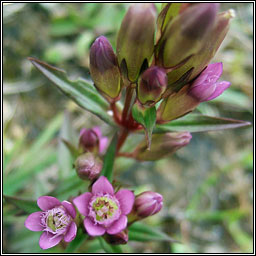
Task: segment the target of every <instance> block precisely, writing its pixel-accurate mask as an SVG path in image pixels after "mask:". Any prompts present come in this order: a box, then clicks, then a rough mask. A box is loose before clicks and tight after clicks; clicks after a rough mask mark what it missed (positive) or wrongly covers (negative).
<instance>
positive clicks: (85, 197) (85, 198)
mask: <svg viewBox="0 0 256 256" xmlns="http://www.w3.org/2000/svg"><path fill="white" fill-rule="evenodd" d="M91 198H92V193H90V192H86V193H84V194H82V195H80V196H78V197H76V198H74V199H73V203H74V205H75V206H76V208H77V209H78V211H79V212H80V213H81V214H82V215H84V216H87V215H88V211H89V209H88V207H89V202H90V200H91Z"/></svg>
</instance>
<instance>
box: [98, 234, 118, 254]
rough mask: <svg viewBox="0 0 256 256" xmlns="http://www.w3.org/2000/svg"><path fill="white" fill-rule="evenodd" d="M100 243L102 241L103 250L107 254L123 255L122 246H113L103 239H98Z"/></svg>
mask: <svg viewBox="0 0 256 256" xmlns="http://www.w3.org/2000/svg"><path fill="white" fill-rule="evenodd" d="M98 239H99V241H100V245H101V247H102V249H103V250H104V251H105V252H106V253H122V249H121V247H120V246H118V245H111V244H108V243H107V242H106V241H105V240H104V239H103V237H98Z"/></svg>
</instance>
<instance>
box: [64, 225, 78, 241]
mask: <svg viewBox="0 0 256 256" xmlns="http://www.w3.org/2000/svg"><path fill="white" fill-rule="evenodd" d="M76 231H77V226H76V223H75V222H72V223H71V224H70V226H69V228H68V231H67V233H66V234H65V236H64V241H65V242H67V243H69V242H71V241H72V240H74V238H75V237H76Z"/></svg>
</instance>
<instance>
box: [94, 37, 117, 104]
mask: <svg viewBox="0 0 256 256" xmlns="http://www.w3.org/2000/svg"><path fill="white" fill-rule="evenodd" d="M90 73H91V76H92V79H93V81H94V84H95V86H96V87H97V88H98V90H99V91H101V92H103V94H105V95H106V96H108V97H110V98H112V99H113V98H116V97H118V95H119V93H120V90H121V75H120V71H119V67H118V63H117V58H116V55H115V53H114V51H113V49H112V46H111V44H110V43H109V41H108V39H107V38H106V37H104V36H100V37H98V38H97V39H96V40H95V42H94V43H93V45H92V47H91V50H90Z"/></svg>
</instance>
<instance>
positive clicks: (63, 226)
mask: <svg viewBox="0 0 256 256" xmlns="http://www.w3.org/2000/svg"><path fill="white" fill-rule="evenodd" d="M37 205H38V206H39V208H40V209H41V210H42V211H40V212H34V213H32V214H30V215H29V216H28V217H27V219H26V220H25V223H24V224H25V227H26V228H27V229H29V230H31V231H44V232H43V233H42V235H41V236H40V239H39V246H40V247H41V248H42V249H48V248H51V247H53V246H55V245H57V244H58V243H59V242H60V241H61V240H62V239H64V241H65V242H71V241H72V240H73V239H74V238H75V237H76V231H77V226H76V223H75V222H74V219H75V217H76V210H75V208H74V206H73V205H72V204H71V203H70V202H68V201H63V202H60V201H59V200H58V199H57V198H55V197H51V196H41V197H39V198H38V200H37Z"/></svg>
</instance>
